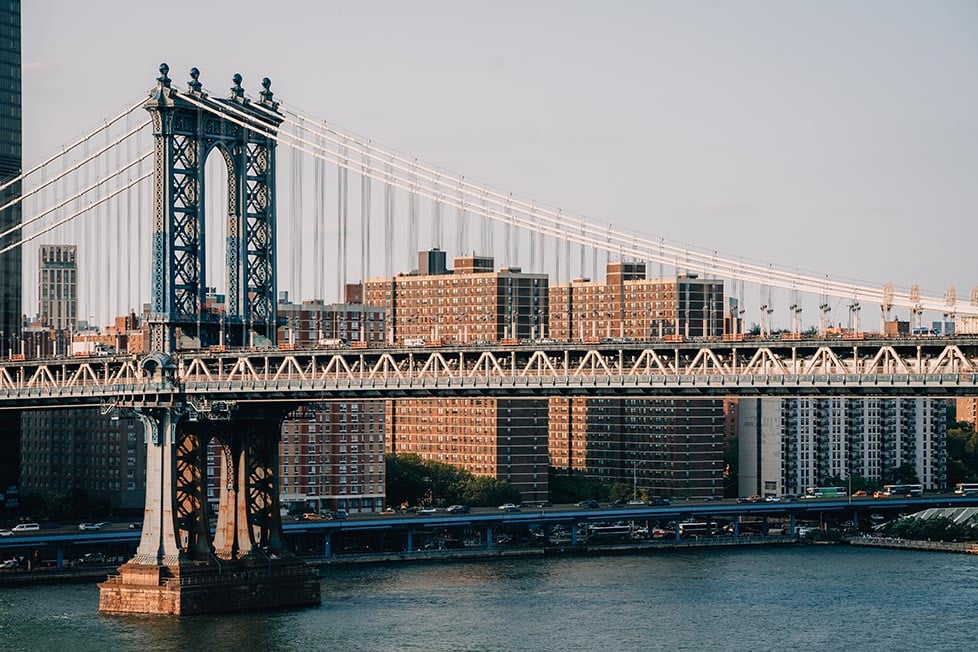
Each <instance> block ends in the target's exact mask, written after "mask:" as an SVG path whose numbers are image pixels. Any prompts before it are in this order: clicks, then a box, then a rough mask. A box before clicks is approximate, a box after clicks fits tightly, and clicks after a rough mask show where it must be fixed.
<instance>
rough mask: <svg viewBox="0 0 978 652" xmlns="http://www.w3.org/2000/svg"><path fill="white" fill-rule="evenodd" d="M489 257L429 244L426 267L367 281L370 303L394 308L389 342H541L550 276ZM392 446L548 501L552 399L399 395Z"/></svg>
mask: <svg viewBox="0 0 978 652" xmlns="http://www.w3.org/2000/svg"><path fill="white" fill-rule="evenodd" d="M493 263H494V261H493V259H492V258H491V257H488V256H462V257H459V258H456V259H455V260H454V269H449V268H448V266H447V261H446V253H445V252H444V251H440V250H438V249H432V250H429V251H424V252H421V253H420V254H419V257H418V269H417V270H415V271H413V272H411V273H409V274H401V275H398V276H395V277H393V278H383V279H370V280H368V281H366V282H365V283H364V291H363V296H364V301H365V302H366V303H367V304H368V305H376V306H383V307H384V308H385V309H386V311H387V312H386V319H387V327H388V341H389V342H390V343H393V344H397V345H409V346H423V345H425V344H431V343H440V344H453V343H458V344H466V343H479V342H502V341H515V340H523V339H537V338H540V337H543V336H544V334H545V333H546V332H547V299H548V279H547V276H546V275H545V274H527V273H524V272H522V270H521V269H519V268H515V267H511V268H504V269H500V270H498V271H494V269H493ZM386 419H387V421H386V424H385V426H386V442H385V444H386V447H387V450H388V451H390V452H394V453H414V454H417V455H419V456H421V457H422V458H423V459H426V460H432V461H437V462H444V463H446V464H453V465H456V466H459V467H461V468H464V469H466V470H468V471H469V472H471V473H473V474H474V475H483V476H490V477H494V478H498V479H500V480H507V481H509V482H510V483H512V484H513V486H515V487H516V488H517V489H519V490H520V492H521V493H522V496H523V499H524V500H545V499H546V498H547V495H548V482H547V465H548V455H547V438H548V432H547V401H546V400H545V399H495V398H478V399H398V400H396V401H392V402H390V403H389V404H388V408H387V417H386Z"/></svg>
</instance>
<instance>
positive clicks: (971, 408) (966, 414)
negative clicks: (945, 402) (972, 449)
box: [954, 397, 978, 425]
mask: <svg viewBox="0 0 978 652" xmlns="http://www.w3.org/2000/svg"><path fill="white" fill-rule="evenodd" d="M954 405H955V410H956V414H957V420H958V421H967V422H968V423H970V424H972V425H978V398H971V397H966V398H958V399H955V401H954Z"/></svg>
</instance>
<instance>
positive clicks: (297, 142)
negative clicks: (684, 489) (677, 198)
mask: <svg viewBox="0 0 978 652" xmlns="http://www.w3.org/2000/svg"><path fill="white" fill-rule="evenodd" d="M169 72H170V71H169V69H168V67H167V66H166V65H165V64H164V65H163V66H161V67H160V76H159V77H158V78H157V80H156V85H155V86H154V88H153V89H152V90H151V91H150V93H149V96H148V97H146V96H143V97H140V98H139V99H138V101H134V102H132V103H130V104H129V105H127V106H126V107H125V109H124V110H123V111H121V112H119V113H117V114H116V115H114V116H112V117H109V118H107V119H106V120H104V121H103V122H102V124H100V125H99V126H98V127H97V128H96V129H94V130H93V131H91V132H89V133H87V134H85V135H83V136H82V137H80V138H78V139H76V140H74V141H72V142H71V143H70V144H69V145H66V146H65V147H64V148H63V149H62V151H60V152H57V153H56V154H53V155H52V156H50V157H48V158H47V159H45V160H43V161H41V162H40V163H38V164H37V165H34V166H32V167H30V168H29V169H27V170H25V171H24V172H23V173H22V174H20V175H18V176H16V177H14V178H11V179H8V180H7V181H5V182H3V184H0V191H2V190H6V189H9V188H14V187H20V188H21V193H20V195H19V197H17V198H16V199H11V200H8V201H7V202H6V203H5V204H4V205H3V206H0V210H7V209H10V208H12V207H14V206H20V209H21V211H22V215H23V218H22V220H21V221H20V222H19V223H18V224H14V225H12V226H9V227H7V228H6V229H5V230H4V231H3V232H0V243H3V244H2V245H0V255H3V254H6V253H8V252H11V251H14V250H17V251H19V252H20V253H21V254H22V255H23V258H24V260H31V259H32V257H33V256H34V253H35V252H36V251H37V249H38V247H39V246H40V245H41V244H42V243H43V242H45V241H49V242H50V241H54V242H59V243H72V244H76V245H77V246H78V250H79V257H80V258H81V259H82V260H81V262H80V263H79V266H78V274H79V277H80V282H79V284H78V286H79V296H78V297H77V304H78V305H77V314H78V315H79V316H80V315H87V316H88V317H89V319H88V320H87V322H88V324H86V327H91V326H92V325H93V324H95V323H108V321H109V320H110V319H111V318H113V317H114V316H117V315H124V314H130V313H138V314H142V315H143V317H144V320H145V330H146V341H147V346H146V349H147V352H145V353H141V354H138V355H136V354H127V353H123V352H116V353H113V354H111V355H106V356H99V357H82V358H79V357H76V356H72V355H70V351H69V350H67V349H62V350H57V349H56V350H54V351H53V352H51V353H50V354H46V355H41V354H40V352H34V351H29V350H26V349H25V347H24V345H23V343H20V344H19V345H18V343H17V342H16V341H12V340H11V339H10V336H11V334H10V333H6V334H3V335H2V336H0V341H2V343H3V346H2V347H0V355H2V356H3V361H2V362H0V409H42V408H46V407H63V406H98V407H99V408H101V409H102V410H103V412H106V413H108V412H110V411H115V410H132V411H134V413H135V414H136V416H137V417H138V418H139V420H140V421H141V422H142V424H143V427H144V429H145V432H146V433H147V451H148V453H147V495H146V508H145V519H144V529H143V532H142V536H141V539H140V545H139V548H138V550H137V554H136V556H135V558H134V559H133V560H131V561H130V562H129V563H127V564H126V565H124V566H123V567H122V568H121V569H120V575H119V576H116V577H113V578H111V579H110V580H109V581H108V582H106V583H105V584H103V585H102V594H101V595H102V599H101V608H102V609H103V610H105V611H109V612H146V611H151V612H163V613H191V612H197V611H207V610H215V609H221V608H222V609H235V608H252V607H267V606H289V605H297V604H309V603H315V602H317V601H318V600H319V594H318V590H319V589H318V586H319V585H318V579H317V578H316V577H315V574H314V573H313V572H312V571H311V570H309V569H307V568H305V567H304V566H303V565H302V564H301V563H300V562H299V561H298V560H296V559H294V558H292V557H290V556H289V555H288V554H287V553H286V551H285V550H283V547H282V542H281V521H280V518H281V517H280V510H279V505H278V499H279V498H278V497H279V490H278V480H277V473H278V470H277V469H278V458H277V456H278V452H277V443H276V442H277V438H278V436H279V432H280V425H281V422H282V420H283V419H284V418H285V416H286V415H287V414H289V413H290V412H291V411H292V410H294V409H295V407H296V405H298V404H300V403H303V402H315V401H322V400H330V399H336V398H349V399H357V398H396V397H401V396H459V395H467V394H477V395H490V396H541V397H546V396H555V395H628V394H631V395H636V396H657V395H658V396H676V395H682V396H690V395H693V396H722V395H729V394H740V395H758V394H759V395H805V394H833V395H877V396H902V395H925V396H954V395H974V394H975V393H978V338H972V337H970V336H967V335H951V336H944V337H931V336H927V337H911V336H905V337H896V338H886V337H883V336H877V335H866V334H865V333H864V332H863V330H864V329H863V328H862V327H861V325H860V311H861V308H862V306H864V305H865V306H878V307H879V310H880V320H881V322H884V321H888V319H889V317H890V314H891V311H893V310H894V309H896V308H900V309H903V310H905V311H906V312H907V313H908V314H909V315H911V318H912V321H913V325H914V327H915V330H917V329H919V328H920V325H921V323H922V320H923V317H924V315H925V314H940V315H942V316H943V318H944V319H951V318H962V319H967V318H976V317H978V292H974V291H973V292H972V296H971V301H970V302H969V303H968V304H964V303H959V302H958V300H957V295H956V291H955V290H954V289H953V288H948V290H947V291H946V292H945V293H944V295H943V296H939V295H934V294H928V293H926V292H922V291H921V290H920V288H918V287H916V286H911V287H909V288H900V287H896V286H894V285H892V284H884V285H882V286H880V287H873V286H871V285H870V284H866V283H858V282H854V281H851V280H845V279H838V278H834V277H832V276H831V275H827V274H826V275H823V274H815V273H805V272H800V271H797V270H790V269H782V268H778V267H777V266H774V265H770V264H764V263H758V262H751V261H746V260H741V259H737V258H735V257H730V256H722V255H720V254H718V253H717V252H715V251H709V250H702V249H698V248H695V247H692V246H689V245H683V244H676V243H671V242H667V241H665V240H664V239H656V238H654V237H649V236H643V235H641V234H637V233H632V232H629V231H626V230H624V229H617V228H615V227H614V226H613V225H609V224H601V223H597V222H595V221H593V220H588V219H585V218H582V217H578V216H575V215H573V214H571V213H568V212H565V211H562V210H559V209H555V208H551V207H548V206H547V205H544V204H540V203H537V202H534V201H530V200H526V199H522V198H520V197H517V196H514V195H512V194H510V193H506V192H504V191H499V190H496V189H494V188H491V187H490V186H488V185H486V184H482V183H477V182H475V181H472V180H470V179H467V178H466V177H464V176H462V175H458V174H454V173H450V172H448V171H445V170H442V169H440V168H439V167H437V166H435V165H431V164H427V163H424V162H422V161H421V160H419V159H418V158H416V157H413V156H410V155H405V154H401V153H399V152H397V151H395V150H393V149H391V148H387V147H382V146H379V145H377V144H375V143H373V142H372V141H370V140H369V139H367V138H363V137H360V136H357V135H356V134H353V133H350V132H348V131H345V130H343V129H340V128H338V127H336V126H335V125H332V124H330V123H328V122H325V121H323V120H320V119H317V118H314V117H312V116H311V115H310V114H308V113H306V112H304V111H302V110H300V109H297V108H295V107H292V106H290V105H288V104H286V103H283V102H282V101H281V100H280V99H278V98H276V97H275V96H274V94H273V92H272V90H271V82H270V81H269V80H268V79H267V78H266V79H264V80H262V83H261V88H262V90H261V91H260V92H259V93H258V96H257V97H254V98H252V97H249V96H247V95H246V93H245V90H244V88H243V86H242V78H241V76H240V75H235V76H234V77H233V79H232V84H233V85H232V86H231V88H230V93H220V94H217V93H211V92H209V91H207V90H205V89H204V87H203V85H202V83H201V82H200V73H199V71H198V70H197V69H192V70H191V71H190V75H189V77H190V79H189V80H188V81H187V82H186V88H184V89H180V88H178V87H177V86H176V85H175V84H174V82H173V80H171V79H170V77H169ZM147 113H148V114H149V119H146V118H145V116H146V114H147ZM280 146H284V147H285V148H287V151H288V156H287V157H284V158H283V159H282V160H281V161H280V160H279V158H278V156H279V152H278V148H279V147H280ZM215 153H216V156H211V155H212V154H215ZM280 172H281V174H280ZM351 175H352V176H353V177H354V179H353V180H352V181H351V179H350V176H351ZM357 180H359V184H357ZM351 186H352V187H354V188H356V187H357V186H358V187H359V193H356V192H354V193H352V194H351V192H350V190H351ZM279 188H288V193H287V194H288V196H287V198H286V200H285V201H284V202H282V203H281V205H280V204H279V203H278V202H277V201H276V195H277V190H278V189H279ZM331 189H332V190H331ZM208 190H210V192H208ZM331 204H332V205H334V207H335V210H333V211H332V212H330V211H329V210H328V207H329V206H330V205H331ZM286 207H287V208H286ZM375 207H379V210H375ZM283 210H284V211H285V214H286V218H285V219H284V220H279V219H278V214H279V212H280V211H283ZM423 215H427V216H428V219H427V220H425V219H424V218H423ZM450 218H454V219H453V221H454V242H453V246H454V248H455V250H456V251H457V252H459V253H461V252H465V251H470V250H471V251H475V250H478V251H480V252H486V253H488V252H494V253H497V254H499V258H500V260H502V261H503V264H504V265H506V266H508V267H514V266H516V265H525V266H526V267H527V268H528V269H531V270H534V271H537V272H539V273H546V274H548V275H549V276H550V278H552V279H554V280H555V281H556V282H560V281H564V282H569V281H571V280H572V279H573V278H576V277H583V276H588V275H589V274H588V269H587V268H588V266H589V264H590V267H591V273H590V276H592V277H596V276H597V268H598V263H599V261H600V260H601V259H602V258H603V260H604V262H608V261H609V260H611V259H615V260H622V261H626V260H627V261H641V262H643V263H645V264H647V265H651V266H653V268H654V266H656V265H657V266H658V267H659V276H660V278H665V277H666V276H667V275H675V274H679V273H683V274H692V273H695V274H698V275H702V276H703V277H705V278H710V279H722V280H723V281H724V282H726V283H728V284H729V285H730V288H731V294H732V295H734V296H736V297H737V298H738V299H739V301H738V303H737V304H736V305H737V308H736V311H737V314H736V315H735V317H736V318H735V319H733V320H731V322H732V323H733V324H737V323H739V320H740V318H742V317H743V312H744V311H743V309H742V306H744V305H745V302H744V293H745V291H746V289H745V288H747V287H751V288H757V290H758V296H759V306H760V308H759V313H758V314H759V318H760V329H759V330H760V332H759V334H758V337H756V338H747V337H745V334H744V333H743V332H740V331H739V329H738V328H736V327H735V328H734V329H733V330H732V332H730V333H729V334H728V335H729V336H728V337H718V338H698V339H695V340H689V341H686V340H685V339H684V338H673V339H672V341H666V340H665V339H663V338H658V339H657V338H652V337H648V338H644V337H643V338H625V337H607V338H599V339H598V341H571V340H568V341H559V342H558V341H554V340H552V339H549V338H543V337H540V338H536V339H535V341H526V342H523V341H518V340H515V341H511V342H508V343H504V342H475V341H473V342H462V343H454V344H452V345H450V346H448V345H446V346H432V347H427V346H426V347H424V348H422V349H419V348H417V347H411V346H407V345H406V344H405V343H403V342H401V343H396V342H387V343H384V344H383V345H380V344H378V345H374V346H369V347H364V348H356V349H339V348H337V347H328V346H319V347H311V348H308V349H297V348H296V347H294V346H292V345H291V343H288V345H286V343H279V342H278V336H279V326H280V317H279V315H278V314H277V309H276V307H277V304H278V299H279V293H280V291H282V290H283V289H284V288H288V290H287V291H288V292H290V293H291V294H292V295H293V296H299V297H314V298H316V299H322V300H326V299H329V298H335V299H337V300H339V298H340V297H342V295H343V289H344V288H345V287H346V285H347V283H348V281H350V280H351V279H353V280H355V281H357V280H358V281H360V282H363V281H365V280H366V279H367V278H369V277H371V276H379V275H383V277H385V278H389V277H391V276H393V275H395V274H396V273H397V271H398V270H403V269H407V270H409V269H411V268H412V265H413V263H412V262H411V261H413V260H414V259H415V258H414V257H415V256H416V254H417V252H418V250H419V249H421V248H424V247H423V246H422V245H425V246H429V247H438V248H445V247H446V245H447V242H446V239H447V238H448V237H450V236H451V234H450V229H449V228H448V224H447V223H448V222H449V221H450ZM425 231H427V236H423V232H425ZM327 261H329V262H327ZM25 287H26V286H25ZM219 290H220V291H221V292H220V293H221V294H223V296H224V305H223V310H222V311H220V312H219V313H218V312H216V311H213V310H211V309H209V307H208V301H209V298H210V295H211V294H213V293H217V292H218V291H219ZM29 292H30V290H29V288H28V289H27V291H26V292H25V303H26V304H27V305H30V303H31V297H30V295H29ZM775 292H781V293H784V294H785V295H786V296H787V297H788V301H789V304H790V306H789V308H788V312H789V314H790V316H791V323H792V328H791V330H790V331H788V332H787V333H786V334H780V335H777V334H775V333H774V332H773V331H774V329H773V328H772V326H773V317H772V314H773V313H774V311H775V307H774V303H775V302H774V299H773V297H774V295H775ZM330 293H333V294H332V297H331V296H330ZM812 299H814V301H815V303H816V305H817V306H818V313H819V328H818V332H817V333H812V334H809V335H808V336H805V337H803V336H802V333H801V328H800V313H801V310H802V306H803V305H805V303H806V301H807V302H809V303H811V300H812ZM144 305H145V306H146V309H144V310H137V309H136V307H137V306H144ZM839 306H842V307H843V308H844V310H845V312H846V314H847V319H848V322H849V326H850V327H849V329H847V333H848V334H849V335H848V337H846V336H837V337H834V336H830V333H829V328H828V326H829V325H830V324H831V323H832V318H831V312H832V310H837V309H838V307H839ZM72 327H73V328H76V327H80V324H74V325H73V326H72ZM188 343H190V344H189V345H188ZM212 441H216V442H217V443H218V444H219V445H220V447H221V448H222V450H223V451H224V459H225V465H226V469H227V478H228V481H227V483H226V486H225V487H223V488H222V492H221V497H220V503H219V509H218V519H217V527H216V533H214V534H213V535H212V533H211V531H210V526H209V517H208V510H209V508H208V506H207V500H206V498H205V496H204V494H203V490H204V489H203V488H204V487H205V486H206V474H207V470H206V464H205V461H204V460H205V453H204V452H205V451H206V449H207V447H208V445H209V444H210V443H211V442H212ZM231 578H233V579H231Z"/></svg>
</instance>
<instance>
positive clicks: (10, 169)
mask: <svg viewBox="0 0 978 652" xmlns="http://www.w3.org/2000/svg"><path fill="white" fill-rule="evenodd" d="M20 71H21V65H20V0H0V185H5V184H6V183H7V182H8V181H9V180H10V179H13V178H16V177H17V175H19V174H20V171H21V167H22V150H21V91H20V82H21V75H20ZM20 192H21V185H20V182H19V181H18V182H16V183H12V184H10V185H8V186H7V187H6V188H4V189H3V190H0V205H4V204H6V203H7V202H9V201H10V200H11V199H13V198H15V197H18V196H20ZM20 222H21V207H20V204H16V205H14V206H11V207H10V208H7V209H6V210H3V211H0V233H6V232H7V231H8V230H9V229H10V227H12V226H14V225H17V224H20ZM20 235H21V234H20V232H19V231H14V232H12V233H10V234H9V235H7V236H3V237H0V249H4V248H6V247H7V245H10V244H12V243H14V242H17V241H18V240H19V239H20ZM21 274H22V269H21V250H20V247H15V248H14V249H11V250H10V251H7V252H4V253H2V254H0V357H4V356H7V355H9V354H10V352H11V351H12V350H13V349H14V348H15V347H16V346H17V343H18V341H19V339H20V333H21V328H22V324H23V321H22V320H23V314H24V311H23V309H22V307H21V284H22V282H23V281H22V278H21ZM19 467H20V415H18V414H17V413H16V412H14V411H11V410H0V488H3V489H5V488H6V487H7V486H9V485H13V484H17V478H18V474H19Z"/></svg>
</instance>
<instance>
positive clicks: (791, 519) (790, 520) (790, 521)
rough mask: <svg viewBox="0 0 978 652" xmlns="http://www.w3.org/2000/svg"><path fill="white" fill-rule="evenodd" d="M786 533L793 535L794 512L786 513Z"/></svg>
mask: <svg viewBox="0 0 978 652" xmlns="http://www.w3.org/2000/svg"><path fill="white" fill-rule="evenodd" d="M788 534H789V535H790V536H795V513H794V512H791V513H790V514H788Z"/></svg>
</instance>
